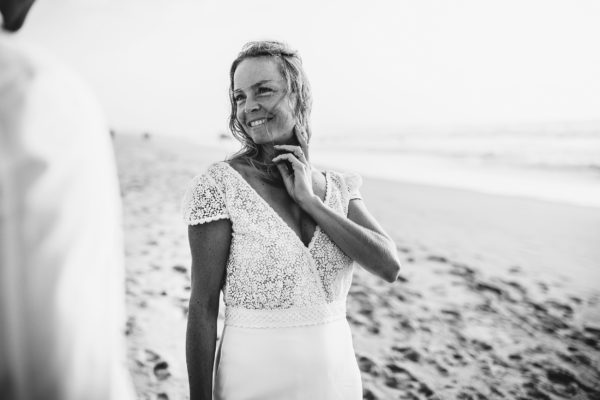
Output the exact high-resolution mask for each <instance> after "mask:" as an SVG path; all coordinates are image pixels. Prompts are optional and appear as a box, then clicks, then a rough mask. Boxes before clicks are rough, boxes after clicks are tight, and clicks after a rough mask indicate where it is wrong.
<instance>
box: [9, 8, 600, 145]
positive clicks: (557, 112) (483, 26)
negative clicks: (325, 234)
mask: <svg viewBox="0 0 600 400" xmlns="http://www.w3.org/2000/svg"><path fill="white" fill-rule="evenodd" d="M599 4H600V3H599V2H597V1H594V0H590V1H576V0H567V1H557V0H540V1H527V0H517V1H509V0H503V1H484V0H463V1H431V0H414V1H400V0H390V1H385V2H384V1H376V0H371V1H348V0H346V1H325V0H315V1H313V0H308V1H294V2H286V1H282V0H276V1H266V0H253V1H248V0H241V1H233V0H232V1H227V0H214V1H206V0H38V2H37V3H36V4H35V5H34V8H33V10H32V14H31V16H30V17H31V18H30V19H29V20H28V21H27V24H26V26H25V28H24V29H23V31H22V32H21V33H20V34H19V35H20V36H22V37H23V38H24V39H26V40H27V41H30V42H35V43H37V44H39V45H41V46H44V47H46V48H48V49H49V50H50V51H52V52H53V53H55V54H57V55H58V56H59V57H60V58H61V59H62V60H63V61H65V62H66V63H68V64H70V65H71V66H72V67H73V68H75V69H76V70H77V71H78V72H79V73H80V74H81V75H83V76H84V77H85V78H86V79H87V80H88V81H89V82H90V84H91V85H92V87H93V89H94V90H95V92H96V93H97V95H98V97H99V99H100V101H101V104H102V105H103V107H104V108H105V110H106V114H107V116H108V118H109V121H110V123H111V125H112V126H113V127H114V128H116V129H121V130H148V131H152V132H156V133H164V134H177V135H188V136H189V135H194V136H196V137H197V136H198V135H207V136H211V137H212V136H214V135H216V133H217V132H219V131H225V130H226V122H227V117H228V107H229V106H228V99H227V88H228V70H229V65H230V63H231V61H232V60H233V59H234V58H235V56H236V54H237V52H238V51H239V49H240V48H241V46H242V45H243V44H244V43H245V42H247V41H250V40H257V39H277V40H283V41H286V42H288V43H289V44H290V45H291V46H292V47H294V48H296V49H298V50H299V51H300V54H301V55H302V57H303V59H304V64H305V67H306V70H307V73H308V76H309V79H310V81H311V84H312V86H313V95H314V107H313V127H314V130H315V131H319V132H321V134H326V133H328V132H330V133H339V132H344V131H352V132H360V131H364V132H393V131H394V130H396V129H401V128H402V127H406V126H413V125H456V124H460V125H462V124H497V123H521V122H553V121H590V120H594V121H600V51H598V49H599V48H600V5H599Z"/></svg>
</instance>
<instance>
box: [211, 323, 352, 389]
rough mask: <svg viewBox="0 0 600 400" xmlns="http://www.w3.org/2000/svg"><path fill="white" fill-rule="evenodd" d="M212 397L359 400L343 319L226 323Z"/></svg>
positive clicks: (348, 329) (350, 348)
mask: <svg viewBox="0 0 600 400" xmlns="http://www.w3.org/2000/svg"><path fill="white" fill-rule="evenodd" d="M213 388H214V390H213V399H214V400H306V399H311V400H360V399H362V383H361V378H360V371H359V369H358V364H357V362H356V357H355V355H354V347H353V345H352V335H351V333H350V327H349V326H348V322H347V321H346V319H345V318H342V319H338V320H336V321H333V322H328V323H324V324H319V325H309V326H298V327H286V328H242V327H238V326H231V325H225V327H224V329H223V335H222V336H221V343H220V345H219V349H218V352H217V356H216V361H215V379H214V385H213Z"/></svg>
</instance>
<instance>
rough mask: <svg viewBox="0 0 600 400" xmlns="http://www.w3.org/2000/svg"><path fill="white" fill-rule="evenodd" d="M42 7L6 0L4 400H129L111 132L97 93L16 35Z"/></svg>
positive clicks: (1, 90)
mask: <svg viewBox="0 0 600 400" xmlns="http://www.w3.org/2000/svg"><path fill="white" fill-rule="evenodd" d="M33 2H34V1H32V0H29V1H25V0H23V1H19V0H0V11H1V13H2V22H3V25H2V26H3V31H2V32H1V33H0V398H1V399H3V400H13V399H16V400H29V399H44V400H80V399H86V400H94V399H98V400H100V399H103V400H107V399H118V400H129V399H133V398H134V396H133V390H132V386H131V383H130V379H129V376H128V373H127V372H126V368H125V346H124V340H123V333H122V331H123V328H124V306H125V303H124V273H123V249H122V232H121V226H120V225H121V224H120V222H121V211H120V200H119V192H118V183H117V175H116V168H115V163H114V156H113V153H112V148H111V143H110V138H109V133H108V129H107V126H106V124H105V121H104V119H103V117H102V113H101V112H100V110H99V107H98V105H97V103H96V102H95V100H94V98H93V96H92V95H91V94H90V92H89V90H88V89H87V88H86V86H85V85H84V84H83V83H82V82H81V81H79V80H78V79H77V77H75V76H74V75H73V73H71V72H70V71H69V70H67V69H66V68H64V67H63V66H61V65H60V64H59V63H57V62H56V61H54V60H52V58H51V57H50V56H48V55H45V54H43V52H42V51H41V50H39V49H35V50H34V49H31V48H27V47H26V46H25V45H24V44H23V43H21V42H20V39H19V38H18V36H17V35H15V34H11V32H16V31H17V30H19V29H20V28H21V26H22V25H23V22H24V21H25V18H26V16H27V13H28V11H29V9H30V7H31V5H32V4H33Z"/></svg>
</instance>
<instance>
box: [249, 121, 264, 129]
mask: <svg viewBox="0 0 600 400" xmlns="http://www.w3.org/2000/svg"><path fill="white" fill-rule="evenodd" d="M265 122H267V120H266V119H258V120H256V121H252V122H250V126H251V127H253V128H254V127H255V126H259V125H262V124H264V123H265Z"/></svg>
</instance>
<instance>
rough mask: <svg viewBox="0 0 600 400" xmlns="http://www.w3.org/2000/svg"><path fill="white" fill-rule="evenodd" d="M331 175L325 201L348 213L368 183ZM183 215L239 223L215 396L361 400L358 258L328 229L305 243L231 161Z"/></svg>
mask: <svg viewBox="0 0 600 400" xmlns="http://www.w3.org/2000/svg"><path fill="white" fill-rule="evenodd" d="M325 177H326V182H327V187H326V193H325V199H324V203H325V205H326V206H327V207H329V208H331V209H333V210H334V211H336V212H338V213H340V214H342V215H344V216H346V215H347V213H348V203H349V202H350V200H352V199H357V198H360V193H359V191H358V188H359V186H360V184H361V179H360V177H359V176H358V175H356V174H341V173H337V172H333V171H327V172H326V174H325ZM183 214H184V219H185V221H186V223H187V224H189V225H195V224H201V223H206V222H210V221H215V220H218V219H225V218H227V219H230V220H231V224H232V231H233V233H232V241H231V248H230V254H229V259H228V261H227V273H226V279H225V283H224V286H223V288H222V290H223V298H224V303H225V305H226V308H225V327H224V329H223V334H222V340H221V343H220V346H219V349H218V352H217V357H216V362H215V379H214V391H213V397H214V399H215V400H253V399H260V400H271V399H273V400H275V399H277V400H286V399H289V400H292V399H312V400H319V399H323V400H337V399H339V400H353V399H357V400H358V399H362V385H361V379H360V372H359V369H358V366H357V363H356V358H355V355H354V348H353V345H352V336H351V333H350V328H349V326H348V323H347V321H346V296H347V294H348V290H349V289H350V284H351V282H352V272H353V262H352V259H350V258H349V257H348V256H347V255H346V254H344V253H343V252H342V250H341V249H340V248H339V247H338V246H337V245H336V244H335V243H333V242H332V241H331V239H330V238H329V237H328V236H327V235H326V234H325V232H323V231H322V230H321V228H320V227H319V226H317V227H316V230H315V233H314V236H313V237H312V239H311V241H310V243H309V245H308V247H307V246H305V245H304V243H302V241H301V240H300V238H299V237H298V236H297V235H296V233H295V232H294V231H293V230H292V229H291V228H290V227H289V226H288V225H287V224H286V222H285V221H284V220H283V219H282V218H281V217H280V216H279V215H278V214H277V213H276V212H275V211H274V210H273V208H272V207H271V206H270V205H269V204H268V203H267V202H266V201H265V200H264V199H263V198H262V197H261V196H260V195H259V194H258V193H257V192H256V191H255V190H254V189H253V188H252V187H251V186H250V185H249V184H248V183H247V182H246V181H245V179H244V178H242V176H241V175H240V174H239V173H238V172H237V171H236V170H235V169H233V168H232V167H231V166H230V165H229V164H228V163H226V162H218V163H215V164H213V165H211V166H210V167H209V168H208V170H207V171H206V172H205V173H204V174H202V175H199V176H197V177H196V178H194V179H193V181H192V183H191V185H190V187H189V189H188V190H187V193H186V195H185V198H184V202H183Z"/></svg>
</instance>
